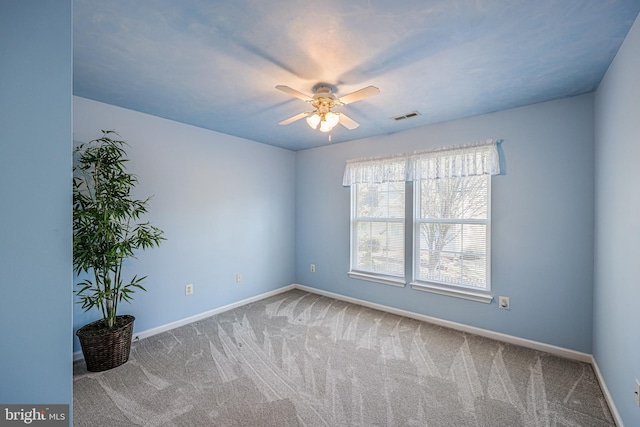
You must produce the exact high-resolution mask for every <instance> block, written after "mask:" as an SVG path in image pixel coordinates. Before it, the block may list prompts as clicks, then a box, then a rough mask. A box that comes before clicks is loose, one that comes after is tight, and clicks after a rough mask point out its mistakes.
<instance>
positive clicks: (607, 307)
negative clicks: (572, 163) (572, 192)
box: [593, 19, 640, 426]
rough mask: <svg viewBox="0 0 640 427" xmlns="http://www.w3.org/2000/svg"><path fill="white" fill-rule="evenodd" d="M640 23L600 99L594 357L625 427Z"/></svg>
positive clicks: (639, 345) (629, 405)
mask: <svg viewBox="0 0 640 427" xmlns="http://www.w3.org/2000/svg"><path fill="white" fill-rule="evenodd" d="M639 76H640V19H638V20H636V22H635V24H634V26H633V27H632V28H631V30H630V32H629V34H628V35H627V38H626V39H625V41H624V43H623V45H622V47H621V48H620V50H619V51H618V54H617V56H616V58H615V60H614V61H613V62H612V64H611V66H610V67H609V70H608V71H607V74H606V75H605V78H604V79H603V81H602V83H601V84H600V87H599V88H598V91H597V92H596V96H595V100H596V101H595V111H596V121H595V123H596V126H595V140H596V215H595V217H596V233H595V237H596V245H595V254H596V258H595V259H596V262H595V292H594V306H595V309H594V345H593V355H594V357H595V359H596V362H597V363H598V366H599V368H600V371H601V372H602V374H603V376H604V378H605V381H606V384H607V387H608V389H609V391H610V392H611V395H612V396H613V399H614V401H615V403H616V407H617V408H618V411H619V412H620V415H621V417H622V419H623V421H624V423H625V425H627V426H638V425H640V408H638V405H637V403H636V402H635V399H634V394H633V391H634V380H635V379H636V378H638V379H640V332H639V327H640V268H639V266H640V262H638V254H639V249H640V246H639V239H640V220H639V215H640V189H639V188H638V185H639V184H640V167H638V159H640V82H639V81H638V77H639Z"/></svg>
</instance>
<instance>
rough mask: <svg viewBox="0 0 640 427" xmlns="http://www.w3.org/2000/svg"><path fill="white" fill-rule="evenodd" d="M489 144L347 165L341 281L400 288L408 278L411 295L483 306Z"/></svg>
mask: <svg viewBox="0 0 640 427" xmlns="http://www.w3.org/2000/svg"><path fill="white" fill-rule="evenodd" d="M497 143H498V141H493V140H492V141H486V142H483V143H478V144H473V145H468V146H462V147H453V148H447V149H439V150H434V151H430V152H423V153H414V154H411V155H403V156H394V157H390V158H387V159H385V158H378V159H362V160H354V161H350V162H347V167H346V170H345V176H344V182H343V184H344V185H348V186H351V269H350V272H349V275H350V276H351V277H354V278H360V279H365V280H371V281H377V282H382V283H387V284H392V285H398V286H404V285H405V283H406V281H407V278H406V277H405V271H406V272H409V271H410V272H412V277H411V278H410V279H409V280H410V283H411V286H412V287H413V288H414V289H419V290H426V291H431V292H436V293H441V294H446V295H452V296H459V297H462V298H467V299H472V300H476V301H482V302H490V301H491V292H490V291H491V286H490V277H491V275H490V266H491V259H490V254H491V252H490V236H491V229H490V224H491V215H490V212H491V209H490V207H491V203H490V199H491V197H490V196H491V175H495V174H498V173H499V172H500V171H499V158H498V151H497ZM407 182H410V183H411V184H412V185H407ZM405 188H409V189H411V188H413V192H412V194H411V197H405ZM405 224H407V226H405ZM405 248H407V251H410V252H411V253H409V254H405ZM405 255H407V256H405Z"/></svg>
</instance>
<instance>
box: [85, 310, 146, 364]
mask: <svg viewBox="0 0 640 427" xmlns="http://www.w3.org/2000/svg"><path fill="white" fill-rule="evenodd" d="M134 320H135V317H133V316H130V315H122V316H116V323H115V326H114V327H113V329H108V328H106V327H105V326H104V320H102V319H101V320H97V321H95V322H92V323H89V324H87V325H85V326H83V327H81V328H80V329H78V331H77V332H76V335H77V336H78V338H79V339H80V346H81V347H82V354H83V355H84V361H85V363H86V364H87V370H88V371H91V372H100V371H106V370H107V369H112V368H115V367H116V366H120V365H122V364H123V363H125V362H126V361H127V360H129V352H130V351H131V334H132V333H133V321H134Z"/></svg>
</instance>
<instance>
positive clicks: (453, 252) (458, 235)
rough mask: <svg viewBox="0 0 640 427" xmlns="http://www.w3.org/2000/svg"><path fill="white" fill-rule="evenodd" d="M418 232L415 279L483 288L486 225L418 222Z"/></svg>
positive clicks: (484, 282) (485, 279)
mask: <svg viewBox="0 0 640 427" xmlns="http://www.w3.org/2000/svg"><path fill="white" fill-rule="evenodd" d="M419 230H420V241H419V245H418V248H417V249H418V254H417V262H418V265H419V268H418V269H417V274H418V277H417V279H418V280H425V281H437V282H446V283H452V284H459V285H467V286H476V287H481V288H484V287H486V283H487V274H486V269H487V256H486V255H487V254H486V250H487V226H486V225H484V224H449V223H421V224H420V226H419Z"/></svg>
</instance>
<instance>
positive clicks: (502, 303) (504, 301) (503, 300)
mask: <svg viewBox="0 0 640 427" xmlns="http://www.w3.org/2000/svg"><path fill="white" fill-rule="evenodd" d="M498 307H500V308H502V309H504V310H510V309H511V304H510V303H509V297H498Z"/></svg>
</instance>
